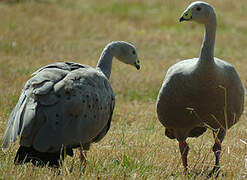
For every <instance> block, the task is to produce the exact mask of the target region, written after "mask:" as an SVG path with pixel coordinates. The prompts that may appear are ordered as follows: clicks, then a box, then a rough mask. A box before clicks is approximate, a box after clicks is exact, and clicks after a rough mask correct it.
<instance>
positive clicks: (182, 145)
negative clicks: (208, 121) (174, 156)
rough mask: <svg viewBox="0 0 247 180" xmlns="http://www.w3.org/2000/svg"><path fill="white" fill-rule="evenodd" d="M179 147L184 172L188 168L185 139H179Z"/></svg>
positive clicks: (187, 150)
mask: <svg viewBox="0 0 247 180" xmlns="http://www.w3.org/2000/svg"><path fill="white" fill-rule="evenodd" d="M179 149H180V153H181V157H182V162H183V166H184V171H185V172H186V171H187V170H188V163H187V155H188V152H189V146H188V144H187V143H186V141H179Z"/></svg>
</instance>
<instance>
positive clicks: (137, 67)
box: [135, 59, 141, 70]
mask: <svg viewBox="0 0 247 180" xmlns="http://www.w3.org/2000/svg"><path fill="white" fill-rule="evenodd" d="M135 67H136V69H137V70H139V69H140V68H141V66H140V61H139V60H138V59H137V60H136V62H135Z"/></svg>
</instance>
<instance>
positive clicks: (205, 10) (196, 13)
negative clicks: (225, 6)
mask: <svg viewBox="0 0 247 180" xmlns="http://www.w3.org/2000/svg"><path fill="white" fill-rule="evenodd" d="M212 18H216V15H215V11H214V8H213V7H212V6H211V5H210V4H208V3H206V2H203V1H196V2H193V3H191V4H190V5H189V6H188V7H187V8H186V10H185V11H184V12H183V14H182V16H181V17H180V19H179V21H180V22H182V21H196V22H198V23H201V24H207V23H210V22H211V20H213V19H212Z"/></svg>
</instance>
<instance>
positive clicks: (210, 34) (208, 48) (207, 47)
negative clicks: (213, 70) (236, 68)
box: [199, 18, 216, 63]
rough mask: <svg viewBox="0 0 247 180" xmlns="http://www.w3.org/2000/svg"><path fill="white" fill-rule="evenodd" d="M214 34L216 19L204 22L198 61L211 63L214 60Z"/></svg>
mask: <svg viewBox="0 0 247 180" xmlns="http://www.w3.org/2000/svg"><path fill="white" fill-rule="evenodd" d="M215 34H216V19H214V18H213V19H211V21H210V23H208V24H205V33H204V39H203V43H202V46H201V52H200V56H199V61H200V62H206V63H213V62H214V44H215Z"/></svg>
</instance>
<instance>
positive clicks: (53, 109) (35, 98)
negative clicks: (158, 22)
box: [2, 41, 140, 166]
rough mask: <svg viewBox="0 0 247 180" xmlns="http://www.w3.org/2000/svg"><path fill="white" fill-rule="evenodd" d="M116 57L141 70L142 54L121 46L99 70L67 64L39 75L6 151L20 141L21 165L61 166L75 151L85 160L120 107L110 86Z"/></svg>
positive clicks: (115, 45) (112, 48)
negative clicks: (10, 145) (62, 161)
mask: <svg viewBox="0 0 247 180" xmlns="http://www.w3.org/2000/svg"><path fill="white" fill-rule="evenodd" d="M113 57H116V58H117V59H118V60H120V61H122V62H124V63H126V64H130V65H133V66H135V67H136V68H137V69H140V65H139V60H138V57H137V52H136V48H135V47H134V46H133V45H132V44H129V43H126V42H123V41H117V42H112V43H109V44H108V45H107V46H106V47H105V48H104V50H103V52H102V54H101V56H100V59H99V61H98V64H97V67H96V68H92V67H89V66H86V65H81V64H78V63H72V62H65V63H55V64H50V65H47V66H44V67H42V68H40V69H39V70H38V71H36V72H34V73H33V76H32V77H31V78H30V79H29V80H28V81H27V82H26V84H25V86H24V88H23V90H22V94H21V96H20V98H19V101H18V102H17V104H16V106H15V108H14V110H13V111H12V113H11V114H10V117H9V120H8V125H7V129H6V132H5V135H4V138H3V144H2V148H7V147H8V144H9V143H10V141H16V139H17V137H18V136H20V147H19V149H18V151H17V153H16V157H15V161H14V162H15V164H21V163H26V162H32V163H33V164H34V165H36V164H37V165H43V164H47V163H49V166H58V165H59V160H60V154H61V150H62V159H64V154H67V155H70V156H73V150H72V149H73V148H79V149H80V157H81V161H82V162H83V161H84V160H85V157H84V155H85V154H84V151H87V150H89V147H90V144H91V143H93V142H98V141H100V140H101V139H102V138H103V137H104V136H105V135H106V133H107V131H108V130H109V128H110V124H111V119H112V113H113V110H114V106H115V97H114V93H113V91H112V88H111V84H110V82H109V78H110V74H111V67H112V59H113ZM62 147H63V148H62Z"/></svg>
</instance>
